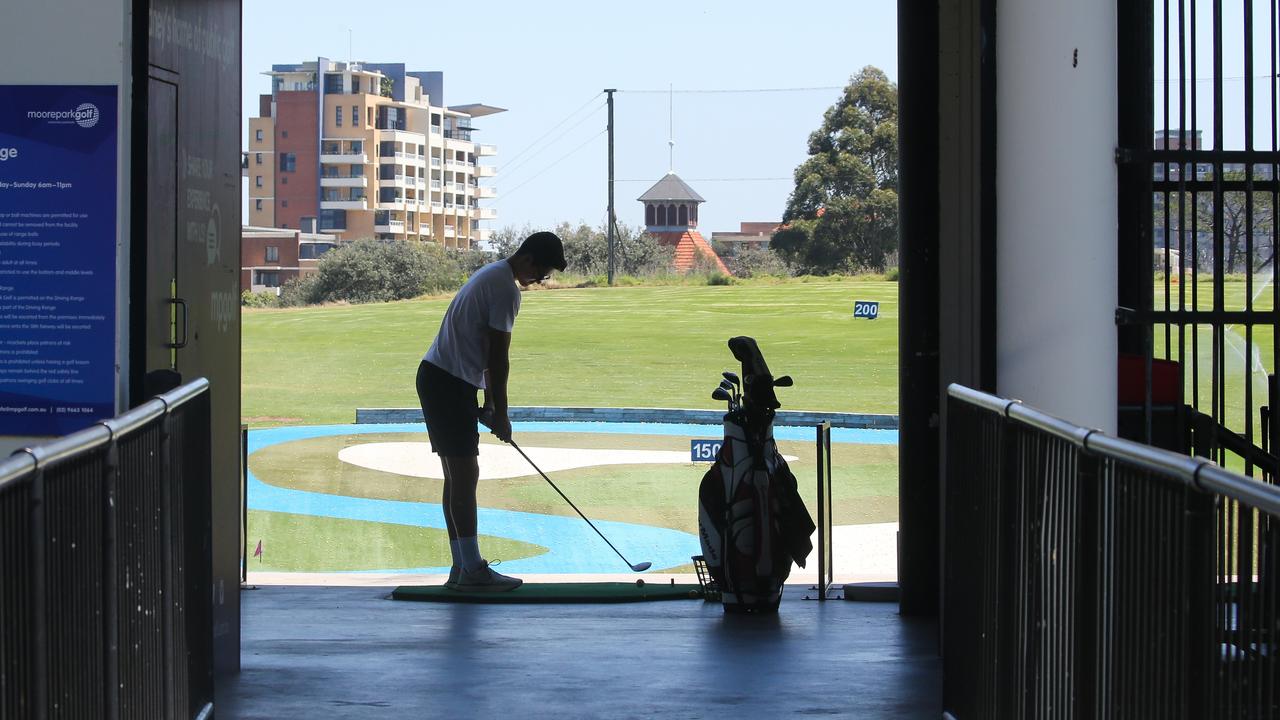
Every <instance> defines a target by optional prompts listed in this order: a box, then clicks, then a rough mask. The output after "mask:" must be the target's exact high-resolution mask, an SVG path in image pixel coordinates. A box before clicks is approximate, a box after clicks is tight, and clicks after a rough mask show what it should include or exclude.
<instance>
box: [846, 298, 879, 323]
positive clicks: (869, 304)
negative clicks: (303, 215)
mask: <svg viewBox="0 0 1280 720" xmlns="http://www.w3.org/2000/svg"><path fill="white" fill-rule="evenodd" d="M853 316H854V317H855V318H866V319H868V320H875V319H876V318H878V317H880V303H879V301H871V300H854V301H853Z"/></svg>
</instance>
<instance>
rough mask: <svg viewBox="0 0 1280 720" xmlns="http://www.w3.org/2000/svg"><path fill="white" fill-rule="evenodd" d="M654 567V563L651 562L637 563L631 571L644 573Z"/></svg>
mask: <svg viewBox="0 0 1280 720" xmlns="http://www.w3.org/2000/svg"><path fill="white" fill-rule="evenodd" d="M652 566H653V563H651V562H642V563H636V564H635V565H632V566H631V569H632V570H635V571H636V572H644V571H645V570H648V569H649V568H650V567H652Z"/></svg>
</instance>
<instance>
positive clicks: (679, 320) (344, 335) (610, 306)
mask: <svg viewBox="0 0 1280 720" xmlns="http://www.w3.org/2000/svg"><path fill="white" fill-rule="evenodd" d="M897 293H898V285H897V283H894V282H885V281H859V280H850V279H846V280H844V281H831V280H822V281H813V282H799V281H794V282H788V283H781V284H763V283H761V284H756V283H746V284H740V285H729V286H666V287H619V288H586V289H556V290H537V291H532V292H526V293H525V294H524V297H523V301H522V306H521V310H520V317H519V319H518V320H517V322H516V329H515V333H514V337H513V339H512V348H511V381H510V395H511V404H512V405H552V406H595V407H679V408H714V407H716V406H717V405H718V403H717V402H716V401H713V400H712V399H711V397H710V395H711V390H712V388H714V387H715V385H716V384H717V383H718V382H719V380H720V372H721V371H722V370H735V371H737V370H738V369H739V368H738V365H737V363H736V362H735V361H734V359H733V356H732V355H731V354H730V353H729V349H728V347H727V345H726V341H727V340H728V339H729V338H730V337H733V336H735V335H749V336H752V337H754V338H756V340H757V341H758V342H759V343H760V348H761V350H762V352H763V353H764V357H765V359H766V360H767V361H768V363H769V367H770V369H772V370H773V371H774V374H777V375H784V374H789V375H791V376H792V377H794V378H795V387H793V388H788V389H785V390H781V391H779V399H780V400H781V401H782V404H783V407H784V408H788V409H795V410H827V411H842V412H870V413H889V414H893V413H896V412H897V406H898V370H897V368H898V303H897ZM854 300H878V301H880V303H881V305H880V317H879V319H877V320H863V319H859V320H854V319H853V302H854ZM447 305H448V298H433V299H424V300H413V301H406V302H397V303H387V304H376V305H356V306H328V307H315V308H302V309H289V310H260V309H258V310H253V309H246V310H245V311H244V315H243V335H242V358H243V370H242V378H243V380H242V403H243V405H242V407H243V409H242V415H243V416H244V418H245V421H246V422H248V423H249V424H250V425H251V426H252V427H266V426H272V425H280V424H321V423H345V422H353V421H354V419H355V409H356V408H357V407H416V405H417V402H418V401H417V396H416V394H415V391H414V386H413V383H414V374H415V373H416V371H417V366H418V362H419V360H420V359H421V358H422V355H423V353H425V352H426V350H427V347H428V346H429V345H430V343H431V340H432V338H434V336H435V333H436V330H437V329H438V328H439V325H440V318H441V317H442V316H443V314H444V310H445V308H446V307H447Z"/></svg>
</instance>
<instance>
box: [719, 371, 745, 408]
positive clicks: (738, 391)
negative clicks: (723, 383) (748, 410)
mask: <svg viewBox="0 0 1280 720" xmlns="http://www.w3.org/2000/svg"><path fill="white" fill-rule="evenodd" d="M720 375H721V376H722V377H724V379H725V380H728V381H729V382H731V383H733V389H734V392H733V396H734V397H733V401H734V402H735V403H737V404H739V405H741V404H742V380H740V379H739V378H738V373H735V372H729V371H728V370H725V371H724V372H722V373H720Z"/></svg>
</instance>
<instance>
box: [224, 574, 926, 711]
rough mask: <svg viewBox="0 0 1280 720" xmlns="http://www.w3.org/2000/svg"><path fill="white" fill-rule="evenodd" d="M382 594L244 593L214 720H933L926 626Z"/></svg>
mask: <svg viewBox="0 0 1280 720" xmlns="http://www.w3.org/2000/svg"><path fill="white" fill-rule="evenodd" d="M389 591H390V588H377V587H355V588H350V587H323V588H316V587H265V588H262V589H259V590H253V591H246V592H245V593H244V594H243V595H242V598H243V618H244V620H243V621H244V628H243V650H242V655H241V657H242V663H243V667H242V671H241V673H240V675H239V676H237V677H234V678H231V679H228V680H224V681H222V682H221V683H220V684H219V687H218V697H217V700H218V701H217V705H216V714H217V716H218V717H219V718H294V717H323V718H383V717H386V718H392V717H396V718H404V717H448V718H506V717H521V718H524V717H553V718H580V717H581V718H633V717H634V718H641V717H653V716H662V717H668V718H703V717H736V718H750V717H760V718H779V717H787V716H793V715H821V716H846V717H857V718H937V717H939V716H940V714H941V661H940V660H939V659H938V657H937V652H936V649H937V644H936V634H937V628H936V625H935V624H933V623H928V622H916V621H909V620H904V619H903V618H901V617H899V616H898V614H897V605H896V604H892V603H881V604H867V603H854V602H846V601H841V600H832V601H828V602H826V603H817V602H813V601H805V600H803V599H801V598H802V597H803V596H804V595H805V590H804V588H803V586H793V587H788V589H787V593H786V595H785V596H784V599H783V602H782V607H781V609H780V611H779V614H778V615H777V616H775V617H769V616H764V617H755V616H734V615H729V616H726V615H725V614H724V613H723V611H722V610H721V607H720V605H719V603H703V602H702V601H700V600H691V601H668V602H660V603H634V604H625V605H441V604H436V603H419V602H402V601H393V600H389V599H387V597H388V594H389Z"/></svg>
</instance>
